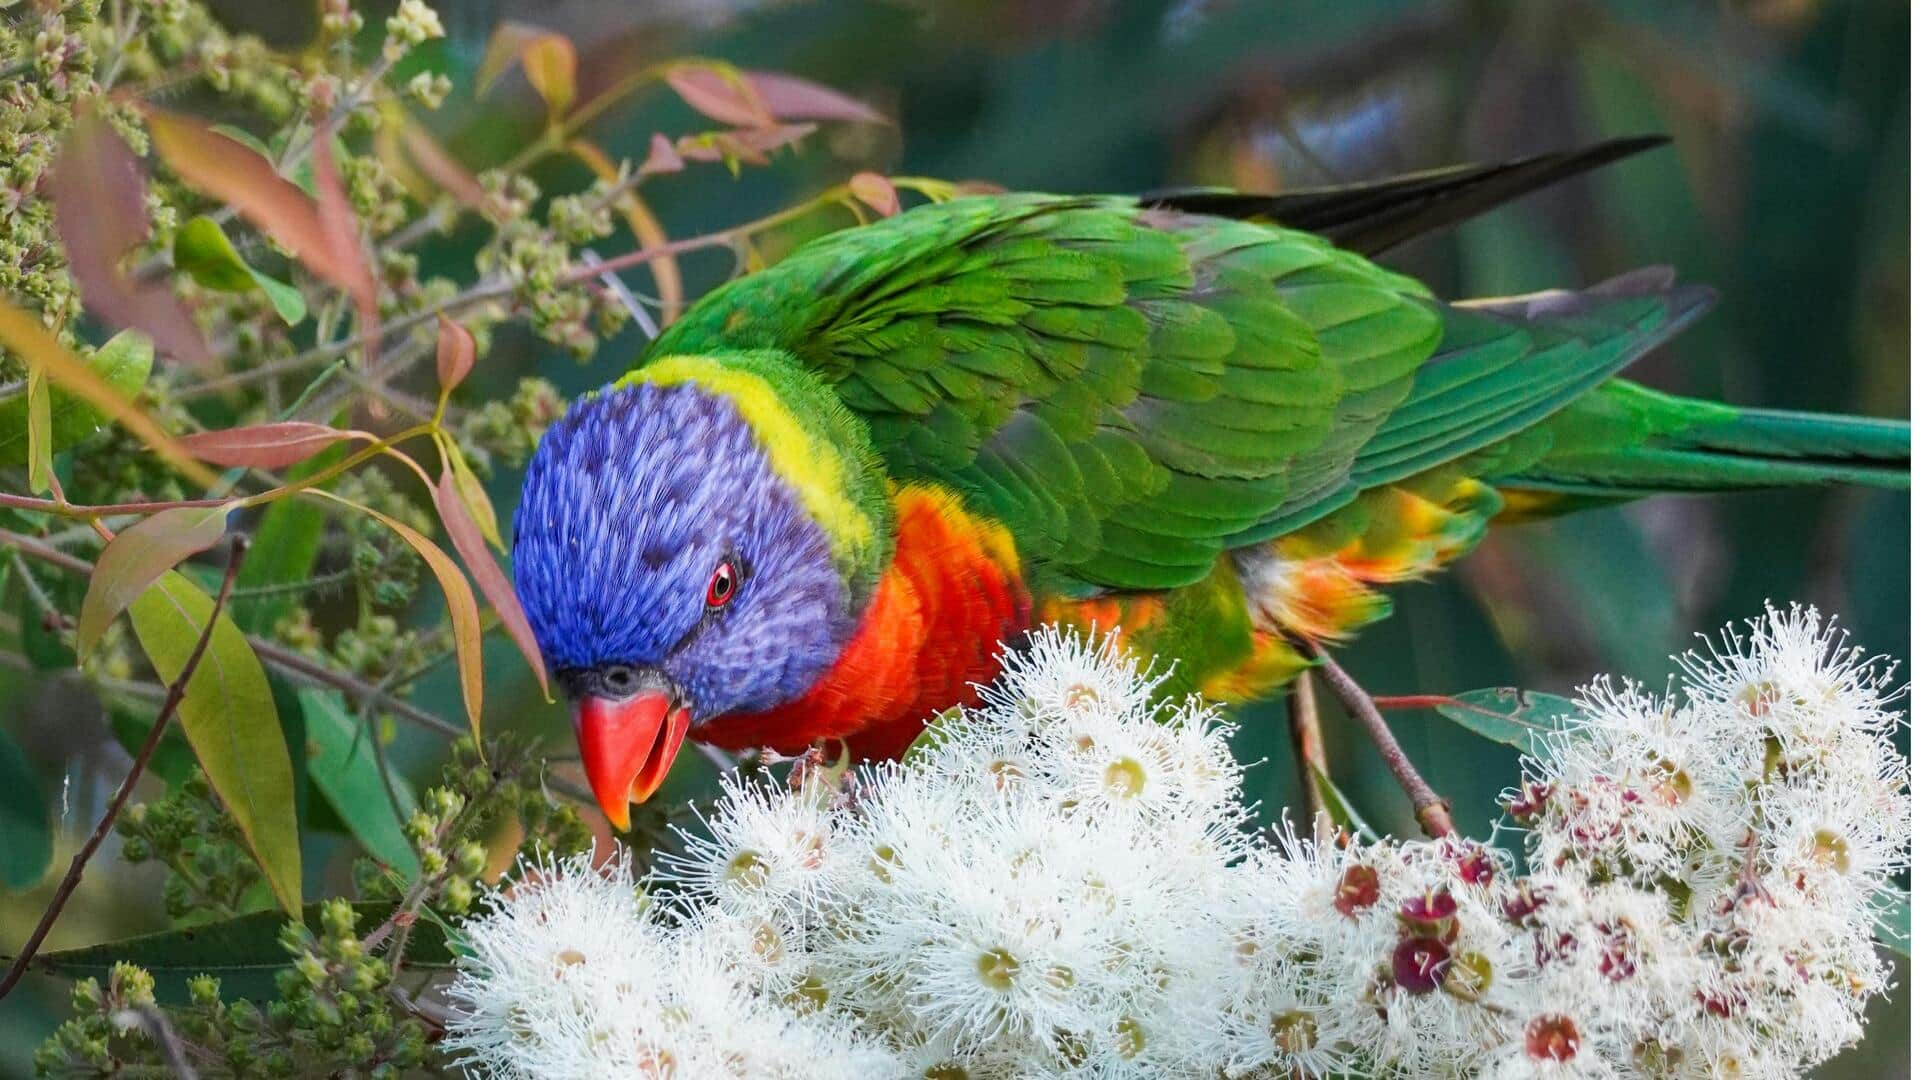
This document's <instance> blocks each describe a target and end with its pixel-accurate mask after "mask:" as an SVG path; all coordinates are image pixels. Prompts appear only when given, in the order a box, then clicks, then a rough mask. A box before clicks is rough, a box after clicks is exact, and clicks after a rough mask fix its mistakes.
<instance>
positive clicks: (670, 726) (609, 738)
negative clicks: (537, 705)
mask: <svg viewBox="0 0 1920 1080" xmlns="http://www.w3.org/2000/svg"><path fill="white" fill-rule="evenodd" d="M691 723H692V715H691V714H690V713H689V712H688V711H687V710H686V709H684V708H680V709H675V708H673V701H672V699H671V698H669V697H668V696H667V695H666V694H665V693H662V692H660V691H658V690H649V691H646V692H644V693H639V694H635V695H633V696H632V697H628V698H621V699H618V700H614V699H610V698H603V697H596V696H594V695H591V694H587V695H583V696H582V697H580V698H579V699H578V700H577V701H575V702H574V705H573V733H574V735H575V736H577V737H578V738H579V740H580V764H581V765H582V766H583V767H584V768H585V769H586V773H587V783H588V784H590V785H591V786H592V787H593V797H594V798H595V799H597V800H599V802H600V809H602V810H604V811H606V814H607V820H608V821H610V822H612V823H613V827H614V828H616V829H619V830H620V831H621V832H626V831H627V828H628V826H629V825H630V824H631V823H632V821H631V818H630V816H629V814H628V804H629V803H637V802H646V801H647V799H649V798H650V797H652V795H653V793H654V792H656V791H658V790H660V784H661V782H662V781H664V780H665V779H666V778H667V769H668V768H669V767H671V766H672V765H673V758H674V755H676V754H678V753H679V752H680V744H681V743H682V742H683V741H685V740H686V737H687V727H688V725H689V724H691Z"/></svg>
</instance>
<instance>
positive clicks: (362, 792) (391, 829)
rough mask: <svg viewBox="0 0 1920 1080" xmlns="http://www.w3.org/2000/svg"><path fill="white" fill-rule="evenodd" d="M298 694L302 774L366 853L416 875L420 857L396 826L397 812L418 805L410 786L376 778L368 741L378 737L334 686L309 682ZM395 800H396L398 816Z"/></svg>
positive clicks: (398, 824)
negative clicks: (303, 728)
mask: <svg viewBox="0 0 1920 1080" xmlns="http://www.w3.org/2000/svg"><path fill="white" fill-rule="evenodd" d="M298 696H299V701H300V711H301V714H302V715H304V716H305V717H306V720H307V757H306V766H307V775H308V776H309V777H311V778H312V780H313V783H314V786H316V787H318V788H319V789H320V793H321V794H322V795H324V796H325V797H326V800H327V803H328V804H329V805H331V806H332V807H333V809H334V811H335V812H336V813H338V814H339V815H340V820H342V821H344V822H346V823H347V830H348V831H349V832H351V833H352V834H353V838H354V839H355V840H358V841H359V842H360V846H361V847H363V848H365V849H366V850H367V854H369V855H372V856H373V857H374V858H376V859H378V860H380V861H381V862H383V863H386V864H387V865H388V866H391V867H393V868H394V869H396V870H399V871H400V872H401V873H402V874H404V875H406V878H407V880H409V881H411V880H413V879H415V878H417V877H418V876H419V875H420V857H419V855H418V854H416V853H415V852H414V850H413V845H412V844H411V843H409V842H408V840H407V834H406V832H405V831H404V830H403V829H402V828H401V820H402V817H403V816H404V817H411V816H413V812H414V810H415V809H416V808H417V805H418V804H417V803H416V802H415V800H414V797H413V789H412V787H411V786H409V785H408V784H407V782H406V781H405V780H404V779H402V778H400V777H398V776H392V775H390V774H389V776H388V778H387V780H386V781H383V780H382V779H381V774H380V759H379V757H378V756H377V755H376V754H375V753H374V746H373V740H374V739H375V738H376V737H377V736H376V735H375V734H374V733H373V732H371V731H368V730H367V729H366V725H364V724H363V723H361V722H360V720H359V719H358V718H356V717H355V716H353V715H352V714H351V713H349V712H348V711H347V706H346V702H345V700H344V699H342V698H341V696H340V694H339V692H338V691H333V690H318V689H314V688H312V687H308V688H305V689H302V690H300V691H299V694H298ZM388 782H391V783H392V785H393V797H392V798H389V797H388V795H387V791H386V786H387V783H388ZM395 801H398V802H399V804H400V810H399V814H398V815H396V814H395V812H394V807H393V803H394V802H395Z"/></svg>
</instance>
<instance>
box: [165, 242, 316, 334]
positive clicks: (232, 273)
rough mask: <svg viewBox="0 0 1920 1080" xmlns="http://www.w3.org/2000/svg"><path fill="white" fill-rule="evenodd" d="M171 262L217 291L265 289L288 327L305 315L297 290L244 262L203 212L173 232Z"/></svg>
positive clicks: (305, 310) (301, 297)
mask: <svg viewBox="0 0 1920 1080" xmlns="http://www.w3.org/2000/svg"><path fill="white" fill-rule="evenodd" d="M173 265H174V266H175V267H176V268H178V269H180V270H184V271H185V272H187V273H188V274H190V275H192V277H193V280H195V281H197V282H199V283H200V284H201V285H203V286H205V287H206V288H209V289H213V290H215V291H216V292H230V293H248V292H252V291H253V290H255V289H259V290H261V291H263V292H265V293H266V294H267V299H268V300H269V301H271V302H272V304H273V309H274V311H276V312H278V313H279V315H280V318H281V320H282V321H284V322H285V323H286V324H287V325H288V326H292V325H294V324H295V323H297V322H299V321H300V320H301V319H304V318H306V317H307V301H306V298H305V297H304V296H302V295H301V294H300V290H298V289H296V288H294V287H293V286H291V285H288V284H287V283H286V282H283V281H280V280H278V279H276V278H273V277H270V276H268V275H266V274H263V273H261V272H260V271H258V270H255V269H254V268H253V267H251V266H249V265H247V260H246V259H244V258H242V257H241V255H240V252H239V250H238V249H236V248H235V247H234V246H233V241H231V240H229V239H227V234H226V231H225V230H223V229H221V228H220V223H219V222H217V221H215V220H213V219H212V218H210V217H207V216H206V215H204V214H203V215H201V216H199V217H196V218H193V219H192V220H190V221H188V222H187V223H186V224H185V225H182V226H180V230H179V231H178V232H176V233H174V236H173Z"/></svg>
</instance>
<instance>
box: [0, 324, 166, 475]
mask: <svg viewBox="0 0 1920 1080" xmlns="http://www.w3.org/2000/svg"><path fill="white" fill-rule="evenodd" d="M86 364H87V368H88V369H89V370H90V371H92V372H93V373H94V374H95V375H98V376H99V377H100V381H101V382H102V383H104V384H106V385H107V386H108V387H110V388H112V389H114V390H117V391H119V392H120V394H121V395H122V396H123V397H127V398H132V397H133V396H134V395H135V394H137V393H139V392H140V388H141V387H142V386H144V385H145V384H146V381H147V375H148V374H149V373H151V372H152V371H153V344H152V342H149V341H148V340H147V339H146V338H145V337H143V336H142V335H140V334H138V333H136V332H134V331H132V330H122V331H121V332H120V333H118V334H115V335H113V337H112V338H111V339H109V340H108V341H107V343H106V344H105V345H102V346H101V347H100V348H99V350H98V351H96V352H95V353H94V354H93V355H92V356H90V357H88V358H87V361H86ZM46 402H47V414H48V415H47V421H48V425H49V430H50V431H51V433H52V439H51V446H50V449H51V450H52V452H53V453H56V454H57V453H59V452H60V451H62V450H65V449H66V448H67V447H69V446H72V445H73V444H74V443H77V442H80V441H81V440H83V439H86V438H87V437H89V436H91V435H92V434H94V433H95V432H97V431H99V430H100V426H101V425H102V424H103V423H105V418H104V417H102V416H101V414H100V410H98V409H96V408H94V407H93V406H91V405H88V404H87V403H86V402H85V401H83V400H82V399H80V398H78V397H75V396H74V395H72V394H69V393H67V392H66V391H65V390H62V389H60V388H59V387H57V386H54V387H48V388H47V393H46ZM28 406H29V399H28V397H27V395H25V394H21V395H17V396H15V397H10V398H7V399H6V400H5V401H0V465H25V464H26V463H27V437H28V435H29V434H30V432H31V429H30V428H29V426H28V425H29V424H30V423H31V421H30V419H29V414H28Z"/></svg>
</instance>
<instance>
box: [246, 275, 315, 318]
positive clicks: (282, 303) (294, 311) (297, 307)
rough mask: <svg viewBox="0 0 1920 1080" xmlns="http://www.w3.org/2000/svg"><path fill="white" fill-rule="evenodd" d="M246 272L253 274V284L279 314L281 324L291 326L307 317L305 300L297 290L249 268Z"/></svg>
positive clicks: (277, 279)
mask: <svg viewBox="0 0 1920 1080" xmlns="http://www.w3.org/2000/svg"><path fill="white" fill-rule="evenodd" d="M248 270H249V272H250V273H252V274H253V282H254V284H256V285H258V286H260V291H262V292H264V293H266V294H267V302H268V303H270V304H272V305H273V310H274V311H275V312H276V313H278V314H279V316H280V321H281V322H284V323H286V324H287V325H288V326H292V325H294V324H295V323H297V322H299V321H300V320H301V319H304V318H306V317H307V298H306V297H305V296H303V295H302V294H301V292H300V290H299V289H296V288H294V287H293V286H291V285H289V284H287V283H286V282H284V281H281V280H280V279H279V278H276V277H269V276H267V275H266V274H263V273H261V272H260V271H258V270H253V269H252V268H251V267H249V268H248Z"/></svg>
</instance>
